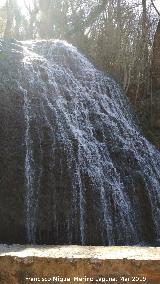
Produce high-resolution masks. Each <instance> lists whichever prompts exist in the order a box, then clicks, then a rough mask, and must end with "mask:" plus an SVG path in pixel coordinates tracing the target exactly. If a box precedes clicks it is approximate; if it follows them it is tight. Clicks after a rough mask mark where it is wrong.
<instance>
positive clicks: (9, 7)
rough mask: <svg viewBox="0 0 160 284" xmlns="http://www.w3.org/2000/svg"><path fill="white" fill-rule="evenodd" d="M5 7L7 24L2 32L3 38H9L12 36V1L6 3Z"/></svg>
mask: <svg viewBox="0 0 160 284" xmlns="http://www.w3.org/2000/svg"><path fill="white" fill-rule="evenodd" d="M6 7H7V23H6V28H5V31H4V38H10V37H11V34H12V25H13V18H14V3H13V1H12V0H8V1H7V3H6Z"/></svg>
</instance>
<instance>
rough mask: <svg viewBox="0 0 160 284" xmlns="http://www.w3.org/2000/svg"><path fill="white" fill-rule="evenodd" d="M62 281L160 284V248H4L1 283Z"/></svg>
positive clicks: (0, 254) (1, 248)
mask: <svg viewBox="0 0 160 284" xmlns="http://www.w3.org/2000/svg"><path fill="white" fill-rule="evenodd" d="M53 277H55V278H53ZM60 277H61V278H60ZM74 277H75V278H74ZM78 277H79V278H78ZM83 277H84V278H83ZM85 277H86V278H85ZM87 277H88V278H90V279H87ZM66 278H68V281H67V279H66ZM81 278H83V279H81ZM65 280H66V281H65ZM81 280H82V281H81ZM62 282H63V283H66V282H67V283H71V284H72V283H98V282H99V283H112V284H113V283H114V284H115V283H118V284H119V283H146V284H152V283H155V284H160V248H146V247H81V246H20V245H12V246H7V245H0V284H25V283H26V284H28V283H62Z"/></svg>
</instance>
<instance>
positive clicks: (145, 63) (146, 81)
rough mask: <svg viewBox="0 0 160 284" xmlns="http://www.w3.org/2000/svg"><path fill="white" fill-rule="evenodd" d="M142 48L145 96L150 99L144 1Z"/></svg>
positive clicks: (143, 0)
mask: <svg viewBox="0 0 160 284" xmlns="http://www.w3.org/2000/svg"><path fill="white" fill-rule="evenodd" d="M142 8H143V12H142V46H143V81H144V95H145V97H148V95H149V91H150V82H149V55H148V19H147V4H146V0H142Z"/></svg>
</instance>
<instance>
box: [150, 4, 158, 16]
mask: <svg viewBox="0 0 160 284" xmlns="http://www.w3.org/2000/svg"><path fill="white" fill-rule="evenodd" d="M151 4H152V6H153V7H154V9H155V10H156V12H157V14H158V16H159V17H160V12H159V11H158V9H157V7H156V5H155V4H154V1H153V0H151Z"/></svg>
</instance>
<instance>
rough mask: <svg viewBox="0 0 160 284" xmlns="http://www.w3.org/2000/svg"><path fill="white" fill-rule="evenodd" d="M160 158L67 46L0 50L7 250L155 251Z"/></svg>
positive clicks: (125, 109)
mask: <svg viewBox="0 0 160 284" xmlns="http://www.w3.org/2000/svg"><path fill="white" fill-rule="evenodd" d="M159 177H160V154H159V152H158V151H157V150H156V149H155V148H154V147H153V146H152V145H151V144H150V143H149V142H148V141H147V140H146V139H145V138H144V137H143V136H142V135H141V133H140V132H139V130H138V129H137V127H136V125H135V123H134V119H133V117H132V114H131V110H130V107H129V106H128V103H127V101H126V98H125V97H124V95H123V93H122V91H121V90H120V88H119V87H118V86H117V84H116V83H115V82H114V81H113V80H112V79H111V78H110V77H109V76H107V75H105V74H103V73H101V72H100V71H98V70H96V69H95V68H94V66H93V65H92V64H91V63H90V62H88V60H87V59H86V58H85V57H83V56H82V55H81V54H80V53H79V52H78V51H77V50H76V48H74V47H72V46H70V45H68V44H67V43H65V42H61V41H39V42H21V43H19V42H16V41H15V42H14V41H8V42H4V41H1V42H0V214H1V218H0V226H1V228H3V229H2V230H0V242H5V243H6V242H7V243H38V244H85V245H87V244H88V245H102V244H104V245H113V244H116V245H126V244H135V243H148V244H149V243H150V244H157V243H158V241H157V240H158V239H159V238H160V236H159V235H160V208H159V207H160V192H159V190H160V179H159Z"/></svg>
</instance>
